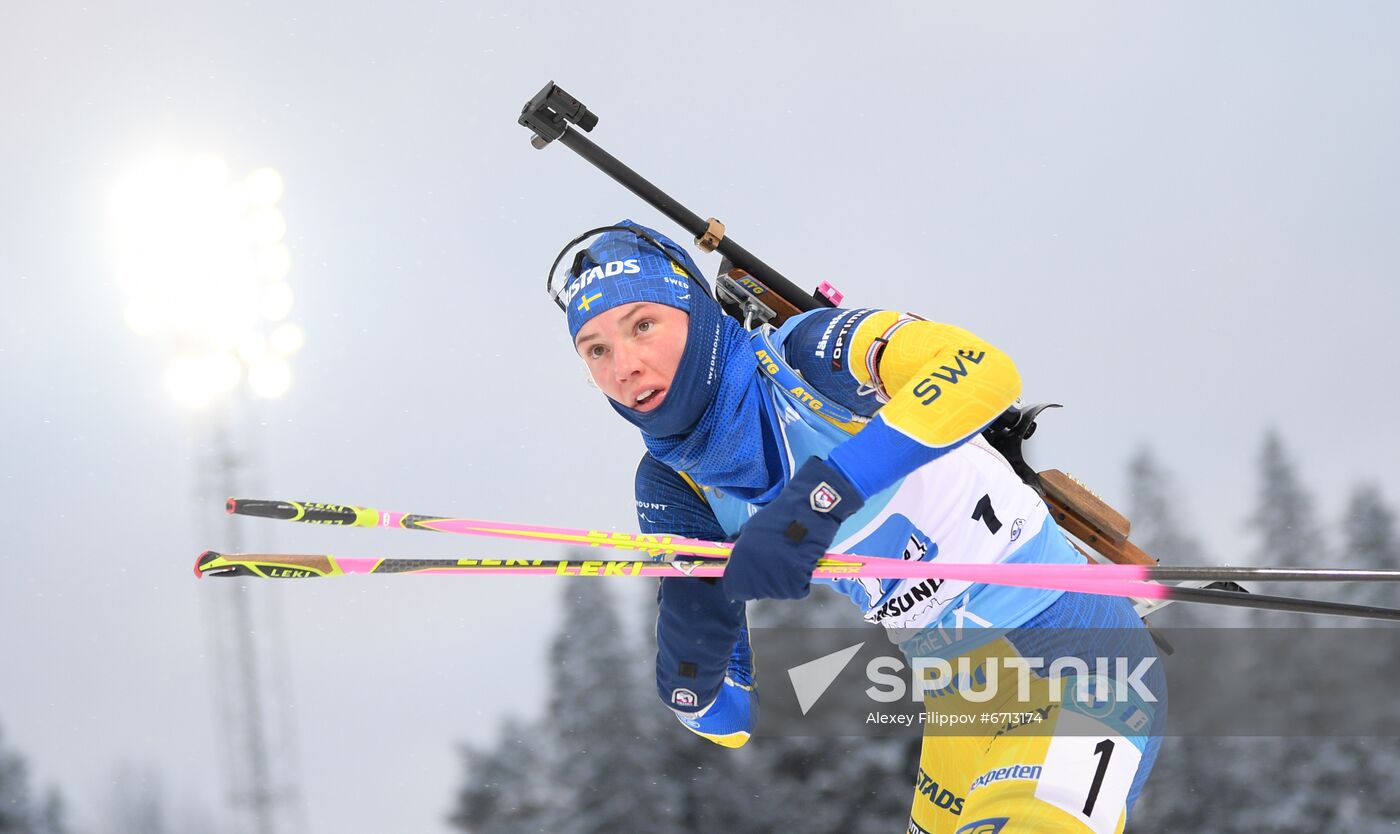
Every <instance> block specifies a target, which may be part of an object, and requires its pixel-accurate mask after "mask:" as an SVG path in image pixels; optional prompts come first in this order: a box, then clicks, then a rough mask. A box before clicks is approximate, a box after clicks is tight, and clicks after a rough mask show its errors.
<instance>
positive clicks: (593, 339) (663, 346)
mask: <svg viewBox="0 0 1400 834" xmlns="http://www.w3.org/2000/svg"><path fill="white" fill-rule="evenodd" d="M689 326H690V316H688V315H686V313H685V311H684V310H678V309H676V308H675V307H669V306H667V305H665V304H653V303H651V302H649V301H634V302H632V303H631V304H623V305H621V306H618V307H614V308H612V309H611V310H608V311H607V312H604V313H599V314H598V315H597V316H594V317H593V318H592V319H589V321H588V323H587V324H585V325H584V326H583V327H582V328H580V329H579V331H578V336H577V337H575V338H574V348H575V349H576V350H577V351H578V355H579V356H581V357H583V362H584V364H585V365H587V366H588V373H589V374H591V375H592V377H593V382H594V383H595V384H596V385H597V386H598V388H599V389H601V390H602V392H603V393H604V394H607V395H608V398H609V399H611V400H612V401H613V402H616V403H618V404H619V405H622V406H625V407H627V408H631V409H634V410H636V411H641V412H647V411H654V410H656V409H657V408H659V407H660V406H661V403H662V402H663V401H664V400H665V399H666V392H667V391H668V390H669V389H670V387H671V381H672V380H673V379H675V377H676V369H677V368H679V367H680V364H681V354H683V353H684V352H685V337H686V332H687V330H688V328H689Z"/></svg>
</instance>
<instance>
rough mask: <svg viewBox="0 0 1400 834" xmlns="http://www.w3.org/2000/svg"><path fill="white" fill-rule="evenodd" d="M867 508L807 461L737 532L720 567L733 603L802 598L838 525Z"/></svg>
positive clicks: (832, 475)
mask: <svg viewBox="0 0 1400 834" xmlns="http://www.w3.org/2000/svg"><path fill="white" fill-rule="evenodd" d="M863 506H865V499H864V498H863V497H862V496H861V494H860V492H859V491H858V490H857V489H856V488H855V487H854V486H852V485H851V482H850V481H848V480H846V478H845V476H843V475H842V474H841V473H840V472H838V471H836V470H835V469H834V468H832V467H831V466H829V465H827V463H826V461H823V460H821V459H819V458H808V459H807V462H806V463H804V464H803V465H802V468H801V469H799V470H797V474H795V475H793V476H792V480H790V481H788V484H787V486H785V487H783V490H782V492H779V493H778V497H777V498H774V499H773V501H772V503H770V504H769V505H768V506H766V507H764V508H763V509H761V510H759V511H758V512H757V513H754V515H753V517H752V518H750V519H749V520H748V522H747V523H745V524H744V527H743V529H741V530H740V531H739V540H738V541H737V542H735V544H734V550H733V551H732V552H731V553H730V554H729V564H728V565H727V566H725V569H724V579H723V583H724V592H725V593H726V594H727V595H728V596H729V598H730V599H733V600H749V599H801V598H803V597H805V596H807V594H809V593H811V591H812V571H813V570H815V569H816V567H817V560H818V559H820V558H821V557H822V556H823V555H825V554H826V551H827V549H828V548H830V547H831V543H832V541H834V540H835V539H836V530H837V529H838V528H839V527H840V526H841V522H843V521H845V520H846V519H848V518H850V517H851V516H852V515H855V513H856V511H857V510H859V509H860V508H861V507H863Z"/></svg>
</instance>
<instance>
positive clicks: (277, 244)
mask: <svg viewBox="0 0 1400 834" xmlns="http://www.w3.org/2000/svg"><path fill="white" fill-rule="evenodd" d="M282 194H283V181H282V176H281V174H279V173H277V171H275V170H273V169H271V168H259V169H257V170H255V171H253V172H251V173H250V174H248V175H247V176H246V177H245V178H243V179H242V180H241V181H240V180H231V179H230V177H229V167H228V165H227V163H225V162H224V161H223V160H221V159H218V158H217V157H213V156H198V157H193V158H188V159H173V158H156V159H151V160H148V161H146V162H145V163H143V164H141V165H139V166H137V167H136V168H134V169H133V170H132V171H131V172H130V173H129V174H128V175H127V176H125V177H123V178H122V179H121V180H120V181H119V182H118V183H117V184H116V186H115V188H113V190H112V195H111V208H112V218H113V232H114V235H113V240H114V247H115V254H116V276H117V280H118V283H119V285H120V286H121V287H122V289H123V290H125V291H126V292H127V294H128V298H129V300H128V303H127V305H126V307H125V310H124V315H125V318H126V322H127V324H128V326H130V327H131V329H132V330H133V331H135V332H136V333H138V334H140V335H142V336H154V337H158V338H162V339H164V340H165V341H166V342H167V343H168V344H169V345H170V346H171V347H172V348H174V349H176V350H178V351H179V353H180V357H179V358H178V359H176V360H174V361H173V362H172V363H171V365H170V368H169V371H168V373H167V375H166V383H167V386H168V388H169V389H170V391H171V393H172V394H173V395H174V396H175V398H176V399H177V400H178V401H179V402H181V403H182V404H185V405H190V406H196V407H197V406H201V405H206V404H208V403H209V402H211V401H212V400H213V399H215V398H217V397H219V396H221V395H223V394H225V393H227V392H228V391H229V390H232V389H233V388H234V387H236V386H237V385H238V383H239V382H240V381H241V379H242V377H243V375H244V368H245V367H246V368H247V377H248V383H249V386H250V387H251V388H253V390H254V392H255V393H257V394H258V395H259V396H263V397H273V396H278V395H280V394H281V393H283V392H285V391H286V390H287V386H288V385H289V384H290V382H291V368H290V367H289V366H288V365H287V362H286V361H285V359H283V358H282V357H284V356H286V355H288V354H290V353H293V352H295V350H296V349H297V348H298V347H300V346H301V341H302V335H301V330H300V328H297V327H295V325H291V324H290V323H289V322H287V321H286V319H287V317H288V315H290V313H291V311H292V301H293V295H292V290H291V287H289V286H288V285H287V284H286V282H285V279H286V277H287V275H288V274H289V273H290V271H291V261H292V259H291V253H290V252H289V251H288V249H287V247H286V245H285V244H284V243H282V240H283V238H285V237H286V233H287V223H286V219H285V218H284V217H283V215H282V212H281V211H279V210H278V209H277V208H276V203H277V201H278V200H280V199H281V198H282ZM286 328H291V329H290V330H285V329H286ZM284 330H285V332H284ZM289 333H295V335H294V336H290V335H287V334H289ZM276 334H281V335H276ZM270 343H271V344H272V345H273V349H272V350H269V344H270ZM291 345H294V346H292V347H290V348H288V346H291ZM274 351H275V353H274ZM272 360H275V361H272Z"/></svg>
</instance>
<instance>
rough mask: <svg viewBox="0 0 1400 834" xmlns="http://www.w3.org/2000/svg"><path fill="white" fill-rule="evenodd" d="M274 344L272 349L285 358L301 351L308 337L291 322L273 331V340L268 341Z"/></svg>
mask: <svg viewBox="0 0 1400 834" xmlns="http://www.w3.org/2000/svg"><path fill="white" fill-rule="evenodd" d="M268 341H269V342H270V343H271V344H272V349H273V350H275V351H277V352H278V353H280V354H282V355H283V356H291V355H292V354H293V353H296V352H297V351H299V350H301V346H302V343H303V342H305V341H306V335H305V334H304V333H302V332H301V328H300V327H297V326H296V325H295V324H293V323H291V322H285V323H283V324H281V325H279V326H278V328H277V329H276V330H274V331H272V338H270V339H269V340H268Z"/></svg>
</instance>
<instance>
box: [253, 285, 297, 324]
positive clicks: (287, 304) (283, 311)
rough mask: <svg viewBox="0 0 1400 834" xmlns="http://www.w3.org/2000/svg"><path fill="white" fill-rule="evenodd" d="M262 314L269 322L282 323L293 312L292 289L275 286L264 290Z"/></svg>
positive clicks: (285, 286) (284, 286)
mask: <svg viewBox="0 0 1400 834" xmlns="http://www.w3.org/2000/svg"><path fill="white" fill-rule="evenodd" d="M261 306H262V314H263V318H265V319H267V320H268V321H281V320H282V319H285V318H286V317H287V314H288V313H290V312H291V311H292V288H291V287H289V286H287V285H286V284H273V285H272V286H270V287H268V288H267V289H265V290H263V295H262V304H261Z"/></svg>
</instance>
